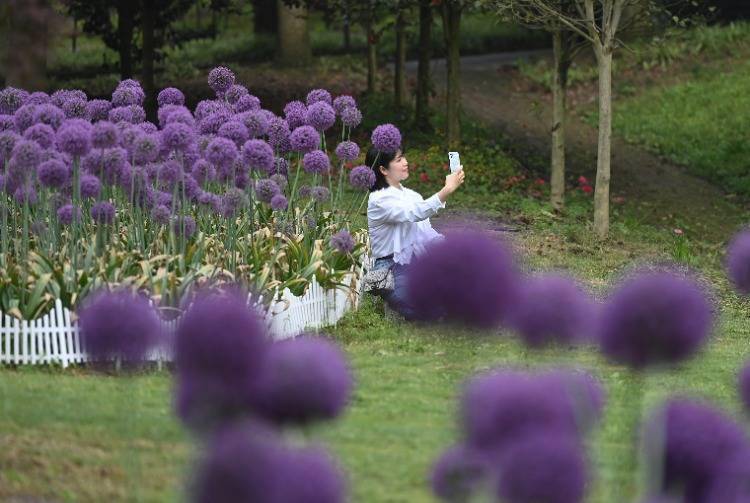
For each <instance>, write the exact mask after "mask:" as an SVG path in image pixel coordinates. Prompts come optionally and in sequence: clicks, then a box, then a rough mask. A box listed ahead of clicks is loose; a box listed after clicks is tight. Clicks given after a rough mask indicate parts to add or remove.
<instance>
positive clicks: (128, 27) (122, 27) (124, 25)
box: [117, 0, 134, 80]
mask: <svg viewBox="0 0 750 503" xmlns="http://www.w3.org/2000/svg"><path fill="white" fill-rule="evenodd" d="M133 22H134V20H133V6H132V5H131V2H130V1H129V0H118V2H117V43H118V52H119V53H120V78H121V79H123V80H125V79H129V78H130V77H132V76H133Z"/></svg>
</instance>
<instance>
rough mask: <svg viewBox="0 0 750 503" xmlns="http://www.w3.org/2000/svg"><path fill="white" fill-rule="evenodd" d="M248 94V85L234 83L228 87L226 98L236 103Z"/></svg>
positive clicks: (231, 102) (229, 101)
mask: <svg viewBox="0 0 750 503" xmlns="http://www.w3.org/2000/svg"><path fill="white" fill-rule="evenodd" d="M248 94H249V93H248V91H247V87H245V86H243V85H240V84H234V85H233V86H232V87H230V88H229V89H227V91H226V93H224V99H225V100H227V102H228V103H230V104H232V105H234V104H235V103H237V102H238V101H239V100H240V98H242V97H243V96H246V95H248Z"/></svg>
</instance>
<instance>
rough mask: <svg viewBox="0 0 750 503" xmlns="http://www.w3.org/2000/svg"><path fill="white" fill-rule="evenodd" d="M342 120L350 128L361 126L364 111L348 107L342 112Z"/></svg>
mask: <svg viewBox="0 0 750 503" xmlns="http://www.w3.org/2000/svg"><path fill="white" fill-rule="evenodd" d="M341 122H342V123H343V124H344V125H345V126H346V127H348V128H354V127H357V126H359V124H360V123H361V122H362V112H360V111H359V109H358V108H355V107H347V108H345V109H344V111H343V112H341Z"/></svg>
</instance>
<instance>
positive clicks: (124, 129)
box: [118, 122, 143, 152]
mask: <svg viewBox="0 0 750 503" xmlns="http://www.w3.org/2000/svg"><path fill="white" fill-rule="evenodd" d="M118 130H119V131H120V146H121V147H123V148H125V150H127V151H128V152H132V151H133V149H134V147H135V141H136V139H137V138H138V137H139V136H143V130H142V129H141V128H140V127H138V126H136V125H134V124H126V123H124V122H121V123H120V124H119V125H118Z"/></svg>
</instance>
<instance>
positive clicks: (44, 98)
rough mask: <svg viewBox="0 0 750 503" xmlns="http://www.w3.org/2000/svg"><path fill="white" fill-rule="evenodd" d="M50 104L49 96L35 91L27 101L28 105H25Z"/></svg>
mask: <svg viewBox="0 0 750 503" xmlns="http://www.w3.org/2000/svg"><path fill="white" fill-rule="evenodd" d="M49 102H50V97H49V94H47V93H45V92H42V91H35V92H33V93H31V94H29V97H28V99H27V100H26V103H24V104H31V105H44V104H45V103H49Z"/></svg>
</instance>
